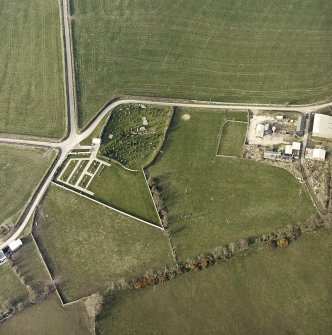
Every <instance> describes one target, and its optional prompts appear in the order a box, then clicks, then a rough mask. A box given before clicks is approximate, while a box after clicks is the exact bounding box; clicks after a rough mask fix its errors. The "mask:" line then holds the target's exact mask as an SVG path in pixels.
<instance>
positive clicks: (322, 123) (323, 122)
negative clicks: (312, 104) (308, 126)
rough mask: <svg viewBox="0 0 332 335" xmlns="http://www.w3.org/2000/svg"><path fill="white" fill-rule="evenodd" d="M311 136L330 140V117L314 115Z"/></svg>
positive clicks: (331, 133) (331, 135)
mask: <svg viewBox="0 0 332 335" xmlns="http://www.w3.org/2000/svg"><path fill="white" fill-rule="evenodd" d="M312 136H316V137H322V138H332V116H329V115H324V114H315V117H314V125H313V128H312Z"/></svg>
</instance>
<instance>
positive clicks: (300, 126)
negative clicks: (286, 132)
mask: <svg viewBox="0 0 332 335" xmlns="http://www.w3.org/2000/svg"><path fill="white" fill-rule="evenodd" d="M304 129H305V116H304V115H301V116H299V117H298V119H297V127H296V135H297V136H303V135H304Z"/></svg>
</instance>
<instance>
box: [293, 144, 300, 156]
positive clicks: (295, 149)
mask: <svg viewBox="0 0 332 335" xmlns="http://www.w3.org/2000/svg"><path fill="white" fill-rule="evenodd" d="M292 151H293V156H294V158H296V159H298V158H300V156H301V142H293V144H292Z"/></svg>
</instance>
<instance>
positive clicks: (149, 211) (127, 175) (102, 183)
mask: <svg viewBox="0 0 332 335" xmlns="http://www.w3.org/2000/svg"><path fill="white" fill-rule="evenodd" d="M89 190H90V191H92V192H94V196H93V198H95V199H97V200H99V201H101V202H103V203H106V204H108V205H110V206H112V207H115V208H117V209H119V210H121V211H124V212H126V213H129V214H131V215H134V216H137V217H139V218H141V219H144V220H147V221H149V222H151V223H154V224H156V225H158V226H159V225H160V224H159V219H158V215H157V213H156V210H155V207H154V204H153V202H152V199H151V196H150V193H149V189H148V186H147V185H146V182H145V180H144V175H143V171H142V170H141V171H137V172H131V171H127V170H125V169H124V168H123V167H122V166H119V165H117V164H116V163H112V165H111V166H110V167H107V166H105V167H104V169H103V170H102V172H101V174H100V175H98V173H97V175H96V176H95V177H94V179H93V180H92V182H91V184H90V186H89Z"/></svg>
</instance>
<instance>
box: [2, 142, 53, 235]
mask: <svg viewBox="0 0 332 335" xmlns="http://www.w3.org/2000/svg"><path fill="white" fill-rule="evenodd" d="M55 156H56V152H55V150H51V151H50V150H46V149H40V148H32V147H21V146H13V145H4V144H3V145H1V146H0V157H1V159H0V189H1V190H5V191H3V192H1V195H0V208H1V211H0V240H1V238H2V237H3V236H4V235H6V234H8V233H10V232H11V231H12V229H13V227H14V225H15V223H16V221H17V219H18V218H19V216H20V214H21V213H22V210H23V209H24V206H25V205H26V204H27V202H28V201H29V198H30V197H31V196H32V195H33V192H34V191H35V189H36V188H37V186H38V184H39V183H40V181H41V179H42V177H43V176H44V174H45V173H46V171H47V169H48V168H49V167H50V165H51V163H52V161H53V160H54V159H55Z"/></svg>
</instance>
